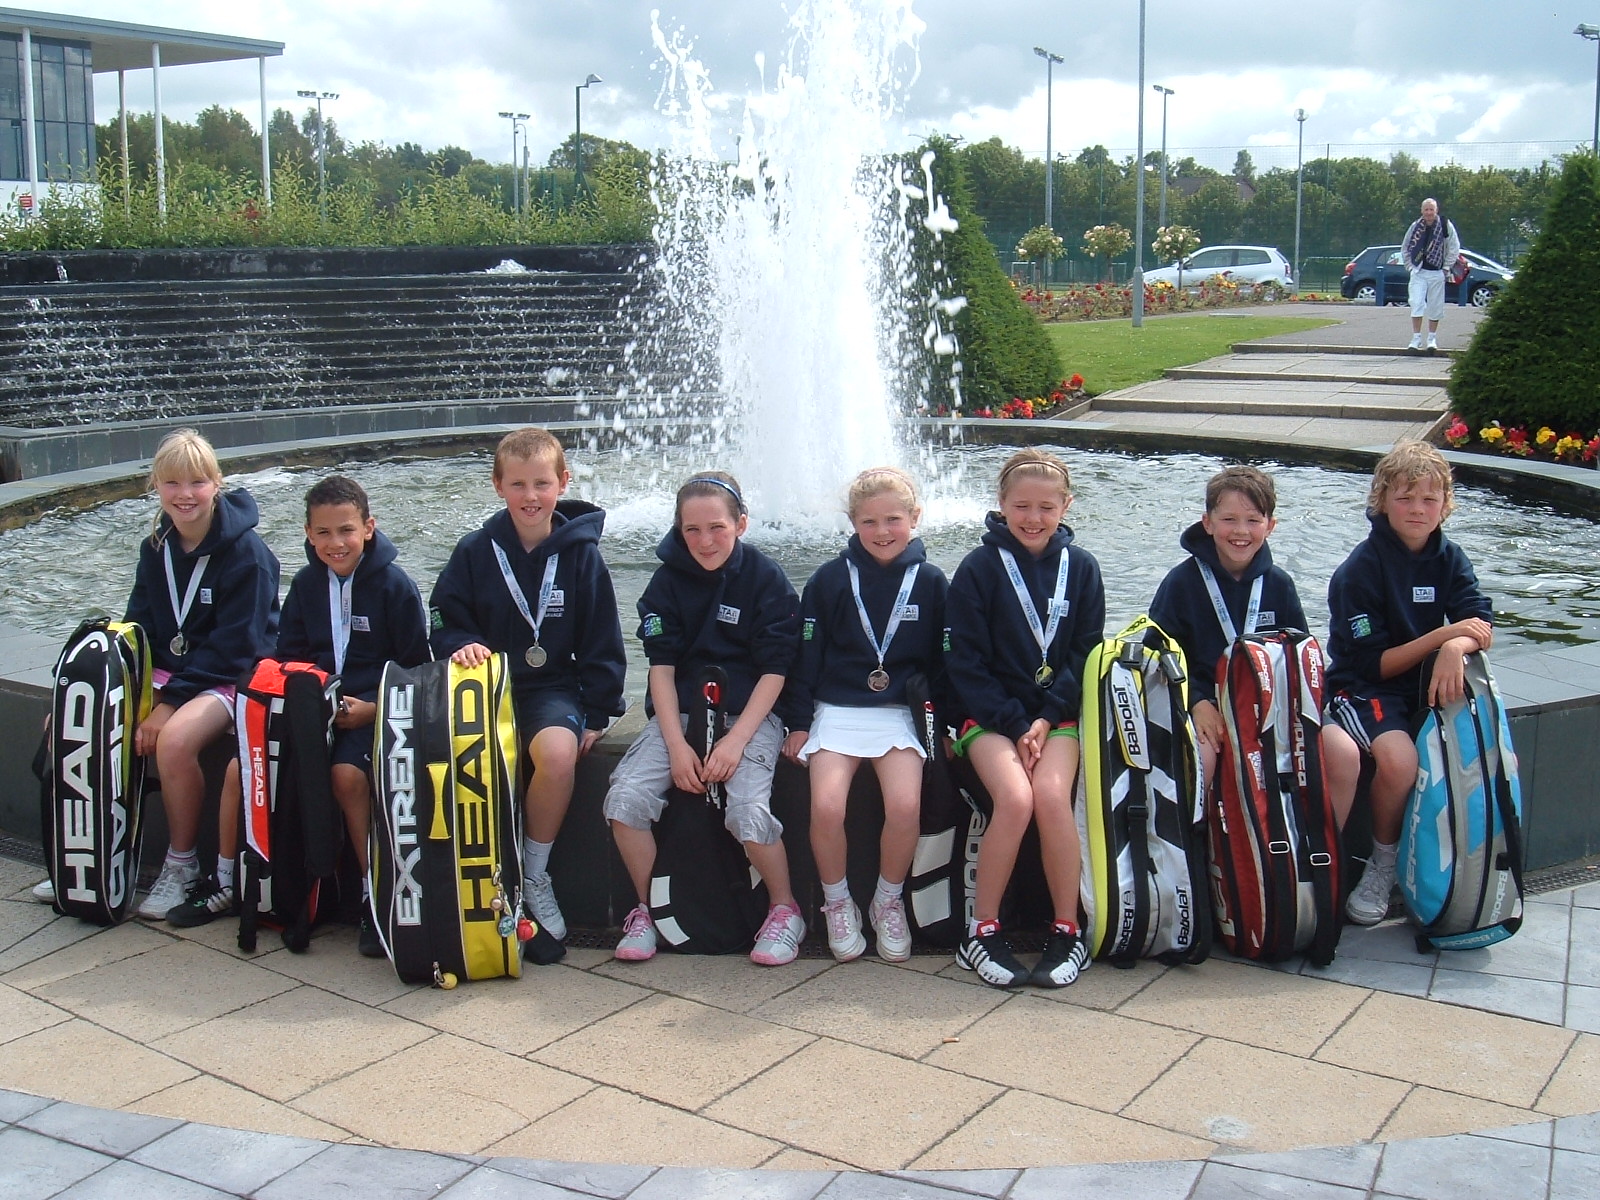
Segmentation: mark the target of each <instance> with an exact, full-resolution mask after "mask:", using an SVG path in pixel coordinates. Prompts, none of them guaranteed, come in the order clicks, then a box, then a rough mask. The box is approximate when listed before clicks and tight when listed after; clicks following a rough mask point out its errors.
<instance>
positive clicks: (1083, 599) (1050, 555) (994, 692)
mask: <svg viewBox="0 0 1600 1200" xmlns="http://www.w3.org/2000/svg"><path fill="white" fill-rule="evenodd" d="M985 524H986V525H987V527H988V528H987V530H986V532H985V533H984V535H983V545H981V546H979V547H978V548H977V549H976V550H974V551H973V552H972V553H971V554H969V555H967V557H966V558H964V559H962V560H961V565H960V566H959V567H957V568H956V573H955V577H954V578H953V579H952V580H951V581H950V599H949V602H948V604H947V606H946V614H947V617H948V620H949V624H950V632H949V641H948V643H947V645H946V648H945V669H946V671H948V672H949V677H950V687H951V689H952V690H953V691H954V693H955V695H956V699H957V702H958V706H959V708H960V709H961V712H962V715H964V716H965V717H967V718H969V719H971V720H973V721H976V722H977V723H978V724H979V725H981V726H983V727H984V728H985V729H988V730H992V731H993V732H995V733H1000V734H1004V735H1005V736H1006V737H1008V738H1010V739H1011V740H1012V741H1015V740H1016V739H1017V738H1019V737H1021V736H1022V735H1023V734H1025V733H1027V732H1028V726H1030V725H1031V724H1033V722H1034V721H1036V720H1038V719H1040V718H1041V717H1042V718H1043V719H1044V720H1046V721H1049V722H1050V723H1051V724H1052V725H1056V724H1059V723H1060V722H1062V721H1075V720H1077V719H1078V711H1079V708H1080V707H1081V706H1082V703H1083V664H1084V660H1085V659H1087V658H1088V657H1089V651H1090V650H1092V649H1093V648H1094V647H1095V646H1096V645H1098V644H1099V642H1100V640H1101V638H1102V637H1103V636H1104V635H1105V624H1106V593H1105V585H1104V584H1103V583H1102V582H1101V579H1100V564H1099V563H1098V562H1096V561H1095V558H1094V555H1092V554H1090V553H1089V552H1088V551H1087V550H1084V549H1082V548H1081V547H1077V546H1072V530H1071V529H1070V528H1069V527H1068V526H1066V525H1061V526H1060V527H1059V528H1057V529H1056V531H1055V533H1054V534H1052V535H1051V537H1050V542H1049V544H1048V545H1047V546H1046V547H1045V551H1044V553H1043V554H1042V555H1040V556H1039V557H1038V558H1034V557H1033V555H1032V554H1030V553H1029V552H1028V551H1027V550H1026V549H1024V548H1023V546H1022V544H1021V543H1020V542H1018V541H1017V539H1016V538H1014V537H1013V536H1012V535H1011V531H1010V530H1009V529H1007V528H1006V523H1005V519H1004V518H1003V517H1002V516H1001V515H1000V514H999V513H997V512H991V513H990V514H989V516H988V517H987V519H986V521H985ZM1069 546H1071V547H1072V549H1071V560H1070V565H1069V566H1068V568H1067V598H1066V603H1067V612H1066V615H1065V616H1064V617H1063V618H1062V619H1061V624H1060V625H1059V626H1058V627H1057V629H1056V636H1055V638H1054V639H1053V640H1052V641H1051V642H1050V645H1049V647H1048V651H1049V653H1048V656H1047V661H1048V662H1049V664H1050V668H1051V670H1052V671H1054V672H1055V674H1054V676H1053V678H1052V679H1051V681H1050V686H1049V687H1047V688H1046V687H1040V686H1039V685H1038V684H1037V683H1035V682H1034V674H1035V673H1036V672H1037V671H1038V670H1039V643H1038V642H1037V641H1035V640H1034V636H1033V631H1032V630H1031V629H1030V628H1029V627H1028V619H1027V617H1026V616H1024V615H1023V612H1022V605H1021V604H1020V603H1018V601H1017V594H1016V592H1015V591H1014V590H1013V589H1012V587H1011V580H1010V578H1009V576H1007V574H1006V568H1005V564H1004V563H1003V562H1001V560H1000V550H1001V548H1002V547H1003V548H1005V549H1007V550H1010V551H1011V553H1012V554H1013V555H1014V556H1015V557H1016V560H1017V567H1018V569H1019V570H1020V571H1021V572H1022V578H1023V582H1024V583H1025V584H1026V585H1027V588H1028V594H1029V595H1030V596H1031V597H1032V598H1033V605H1034V608H1035V610H1036V611H1037V612H1038V614H1039V621H1040V624H1041V625H1048V624H1049V620H1050V614H1049V605H1050V599H1051V596H1052V595H1053V593H1054V591H1055V583H1056V572H1057V570H1058V569H1059V568H1060V565H1061V553H1062V551H1064V550H1066V549H1067V548H1068V547H1069Z"/></svg>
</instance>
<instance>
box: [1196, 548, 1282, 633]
mask: <svg viewBox="0 0 1600 1200" xmlns="http://www.w3.org/2000/svg"><path fill="white" fill-rule="evenodd" d="M1194 565H1195V566H1197V567H1199V568H1200V578H1201V579H1202V580H1204V581H1205V585H1206V591H1207V592H1208V593H1209V594H1210V596H1211V607H1212V608H1214V609H1216V611H1217V623H1218V624H1219V625H1221V626H1222V635H1223V636H1224V637H1226V638H1227V639H1228V644H1229V645H1230V646H1231V645H1233V643H1234V642H1236V641H1238V640H1239V631H1238V630H1237V629H1235V628H1234V627H1233V618H1232V617H1231V616H1229V615H1228V606H1227V605H1226V604H1224V603H1223V602H1222V589H1221V588H1219V587H1218V586H1217V577H1216V576H1215V575H1214V574H1212V571H1211V568H1210V567H1208V566H1207V565H1206V564H1205V563H1203V562H1201V561H1200V560H1199V559H1198V558H1197V559H1195V560H1194ZM1266 578H1267V577H1266V576H1265V575H1257V576H1256V581H1255V583H1253V584H1251V585H1250V607H1249V608H1248V609H1246V610H1245V614H1244V635H1245V637H1249V636H1250V635H1251V634H1252V633H1254V632H1255V631H1256V624H1257V622H1258V621H1259V620H1260V618H1261V585H1262V584H1263V583H1264V582H1266Z"/></svg>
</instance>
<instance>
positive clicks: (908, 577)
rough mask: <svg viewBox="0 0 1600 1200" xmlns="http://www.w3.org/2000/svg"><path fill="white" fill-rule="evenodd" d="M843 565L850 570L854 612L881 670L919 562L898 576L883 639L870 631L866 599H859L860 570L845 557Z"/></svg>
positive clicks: (914, 584) (908, 596) (898, 624)
mask: <svg viewBox="0 0 1600 1200" xmlns="http://www.w3.org/2000/svg"><path fill="white" fill-rule="evenodd" d="M844 565H845V566H846V567H847V568H848V569H849V571H850V594H851V595H853V596H854V597H855V598H856V613H857V614H858V615H859V616H860V617H861V631H862V632H863V633H865V634H866V635H867V641H869V642H871V643H872V649H873V650H874V651H875V652H876V653H877V655H878V670H880V671H881V670H883V660H884V658H885V656H886V655H888V653H889V643H890V642H892V641H894V635H895V633H896V631H897V630H899V628H900V618H901V617H902V616H904V615H905V610H906V601H907V600H909V599H911V589H912V588H913V587H915V586H916V582H917V570H918V568H919V567H921V566H922V564H921V563H912V564H911V565H910V566H909V567H907V568H906V570H905V574H903V575H902V576H900V593H899V595H897V596H896V597H895V598H894V611H893V612H891V613H890V614H889V624H888V626H887V627H886V628H885V629H884V631H883V641H882V642H879V641H878V635H877V634H876V633H874V632H873V631H872V618H871V617H869V616H867V604H866V601H864V600H862V599H861V572H860V571H858V570H856V564H855V563H854V562H853V561H852V560H850V559H848V558H847V559H845V560H844Z"/></svg>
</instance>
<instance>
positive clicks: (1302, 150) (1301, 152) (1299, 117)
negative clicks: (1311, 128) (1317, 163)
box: [1293, 108, 1306, 296]
mask: <svg viewBox="0 0 1600 1200" xmlns="http://www.w3.org/2000/svg"><path fill="white" fill-rule="evenodd" d="M1294 119H1295V120H1296V121H1297V122H1298V123H1299V125H1300V139H1299V143H1298V145H1297V146H1296V148H1295V152H1294V281H1293V286H1294V292H1295V295H1297V296H1298V295H1299V294H1300V201H1301V194H1302V193H1303V192H1304V190H1305V181H1306V110H1305V109H1303V108H1297V109H1295V110H1294Z"/></svg>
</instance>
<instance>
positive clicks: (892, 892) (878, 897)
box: [872, 875, 906, 908]
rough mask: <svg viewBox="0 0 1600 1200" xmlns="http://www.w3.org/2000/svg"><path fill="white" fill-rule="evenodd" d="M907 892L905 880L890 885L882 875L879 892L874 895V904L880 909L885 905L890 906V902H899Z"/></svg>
mask: <svg viewBox="0 0 1600 1200" xmlns="http://www.w3.org/2000/svg"><path fill="white" fill-rule="evenodd" d="M905 890H906V882H905V880H903V879H902V880H901V881H900V882H899V883H890V882H889V881H888V880H887V879H885V878H884V877H883V876H882V875H879V876H878V887H877V890H876V891H874V892H873V894H872V902H873V903H874V904H875V905H877V906H878V907H879V908H882V907H883V906H884V905H886V904H888V903H889V901H891V900H898V899H899V898H900V896H901V894H902V893H903V892H904V891H905Z"/></svg>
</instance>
